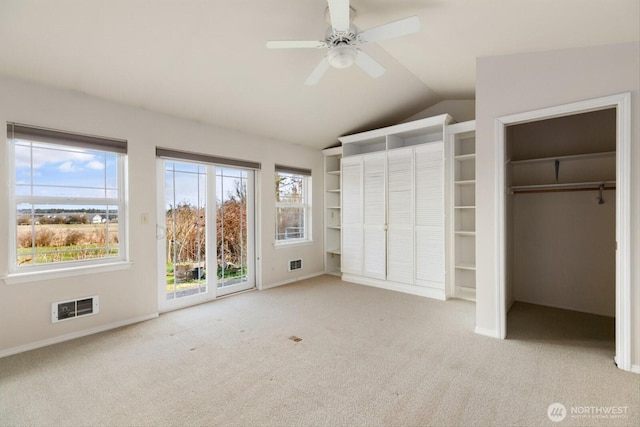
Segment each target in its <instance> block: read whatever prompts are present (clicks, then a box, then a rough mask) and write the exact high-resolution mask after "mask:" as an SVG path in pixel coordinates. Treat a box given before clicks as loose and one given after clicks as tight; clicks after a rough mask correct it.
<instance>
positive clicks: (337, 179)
mask: <svg viewBox="0 0 640 427" xmlns="http://www.w3.org/2000/svg"><path fill="white" fill-rule="evenodd" d="M322 154H323V155H324V206H325V209H324V258H325V259H324V269H325V273H327V274H333V275H336V276H340V275H341V274H342V273H341V255H342V250H341V246H340V243H341V240H342V239H341V231H342V230H341V226H340V223H341V214H342V212H341V206H340V203H341V174H340V164H341V159H342V147H334V148H327V149H325V150H323V151H322Z"/></svg>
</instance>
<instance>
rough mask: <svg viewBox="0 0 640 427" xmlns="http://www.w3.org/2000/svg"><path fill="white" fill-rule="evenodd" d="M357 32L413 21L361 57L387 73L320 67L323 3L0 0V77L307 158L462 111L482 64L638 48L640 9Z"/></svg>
mask: <svg viewBox="0 0 640 427" xmlns="http://www.w3.org/2000/svg"><path fill="white" fill-rule="evenodd" d="M351 6H352V7H353V8H354V9H355V10H356V13H357V16H356V18H355V20H354V24H355V25H356V26H358V27H359V28H360V29H368V28H371V27H375V26H378V25H382V24H385V23H387V22H390V21H394V20H397V19H401V18H404V17H407V16H411V15H418V16H419V17H420V20H421V22H422V30H421V32H420V33H418V34H415V35H410V36H406V37H403V38H400V39H394V40H388V41H385V42H381V43H380V44H379V45H367V46H365V47H364V48H363V50H365V51H366V52H367V53H369V54H370V55H371V56H372V57H374V58H375V59H377V60H378V61H379V62H380V63H381V64H382V65H383V66H384V67H386V69H387V72H386V73H385V74H384V75H383V76H382V77H380V78H378V79H375V80H374V79H371V78H370V77H369V76H367V75H366V74H364V72H362V71H361V70H360V69H358V68H357V67H352V68H349V69H347V70H336V69H330V70H329V71H328V72H327V74H326V75H325V76H324V77H323V79H322V80H321V81H320V83H319V84H318V85H317V86H305V85H304V84H303V82H304V80H305V79H306V78H307V76H308V75H309V74H310V73H311V71H312V70H313V69H314V67H315V66H316V65H317V63H318V62H319V61H320V60H321V59H322V57H323V55H324V51H323V50H315V49H286V50H270V49H266V48H265V42H266V41H267V40H321V39H323V38H324V37H323V36H324V32H325V30H326V28H327V23H326V22H325V8H326V0H208V1H206V0H109V1H103V0H40V1H38V0H0V58H2V60H0V74H4V75H9V76H16V77H20V78H23V79H27V80H33V81H36V82H41V83H45V84H48V85H52V86H56V87H62V88H67V89H72V90H76V91H80V92H84V93H87V94H91V95H95V96H98V97H102V98H106V99H110V100H115V101H119V102H122V103H126V104H130V105H134V106H139V107H142V108H146V109H149V110H154V111H159V112H164V113H168V114H172V115H175V116H180V117H185V118H188V119H192V120H197V121H202V122H207V123H212V124H216V125H219V126H223V127H226V128H232V129H238V130H241V131H243V132H247V133H251V134H256V135H261V136H265V137H269V138H273V139H276V140H281V141H287V142H292V143H296V144H302V145H308V146H312V147H316V148H324V147H327V146H331V145H333V144H334V143H335V142H336V138H337V137H338V136H341V135H345V134H348V133H352V132H354V131H361V130H367V129H370V128H373V127H379V126H384V125H390V124H393V123H396V122H398V121H400V120H402V119H404V118H406V117H409V116H411V115H413V114H415V113H417V112H419V111H421V110H423V109H425V108H427V107H430V106H431V105H434V104H435V103H437V102H439V101H441V100H444V99H473V98H474V96H475V95H474V93H475V63H476V58H477V57H480V56H490V55H503V54H511V53H519V52H533V51H542V50H553V49H563V48H571V47H579V46H591V45H601V44H609V43H620V42H629V41H638V40H640V0H386V1H385V0H352V1H351Z"/></svg>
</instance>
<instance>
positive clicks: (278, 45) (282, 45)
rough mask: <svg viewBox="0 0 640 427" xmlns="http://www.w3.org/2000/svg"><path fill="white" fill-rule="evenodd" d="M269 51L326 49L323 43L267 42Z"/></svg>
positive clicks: (296, 41) (298, 41)
mask: <svg viewBox="0 0 640 427" xmlns="http://www.w3.org/2000/svg"><path fill="white" fill-rule="evenodd" d="M267 47H268V48H269V49H299V48H321V47H327V44H326V43H325V42H323V41H313V40H308V41H300V40H271V41H268V42H267Z"/></svg>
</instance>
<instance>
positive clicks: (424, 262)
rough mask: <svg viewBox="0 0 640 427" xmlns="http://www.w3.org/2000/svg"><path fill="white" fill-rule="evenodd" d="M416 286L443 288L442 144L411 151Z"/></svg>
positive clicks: (428, 145) (436, 143)
mask: <svg viewBox="0 0 640 427" xmlns="http://www.w3.org/2000/svg"><path fill="white" fill-rule="evenodd" d="M415 194H416V198H415V200H416V210H415V212H416V213H415V215H416V218H415V224H416V228H415V229H416V234H415V237H416V284H418V285H422V286H428V287H431V288H437V289H444V282H445V247H444V246H445V244H444V221H445V218H444V144H443V143H442V142H434V143H431V144H427V145H424V146H420V147H416V149H415Z"/></svg>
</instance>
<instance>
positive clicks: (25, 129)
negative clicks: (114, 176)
mask: <svg viewBox="0 0 640 427" xmlns="http://www.w3.org/2000/svg"><path fill="white" fill-rule="evenodd" d="M7 137H8V138H9V139H22V140H27V141H36V142H45V143H50V144H61V145H68V146H72V147H79V148H86V149H91V150H101V151H110V152H114V153H121V154H126V153H127V141H125V140H123V139H115V138H105V137H100V136H92V135H83V134H77V133H69V132H63V131H59V130H53V129H47V128H41V127H36V126H29V125H23V124H19V123H7Z"/></svg>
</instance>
